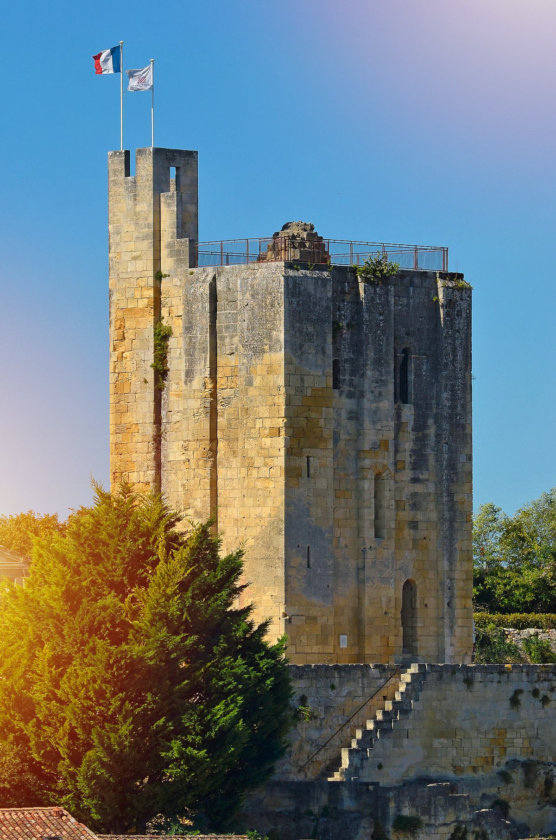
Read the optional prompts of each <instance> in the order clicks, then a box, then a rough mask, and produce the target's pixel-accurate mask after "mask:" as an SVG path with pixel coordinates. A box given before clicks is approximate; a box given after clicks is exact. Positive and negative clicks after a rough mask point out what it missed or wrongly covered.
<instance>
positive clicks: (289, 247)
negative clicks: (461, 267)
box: [196, 236, 448, 271]
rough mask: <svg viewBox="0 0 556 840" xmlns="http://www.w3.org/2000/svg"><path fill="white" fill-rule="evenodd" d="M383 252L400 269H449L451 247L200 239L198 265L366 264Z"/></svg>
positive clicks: (262, 238)
mask: <svg viewBox="0 0 556 840" xmlns="http://www.w3.org/2000/svg"><path fill="white" fill-rule="evenodd" d="M377 254H381V255H384V256H385V257H386V259H388V260H390V262H395V263H399V266H400V268H409V269H414V270H418V269H421V270H423V269H424V270H431V271H448V248H443V247H439V246H434V245H402V244H395V243H392V242H353V241H350V240H349V239H320V238H319V240H318V241H311V240H302V241H300V240H299V239H295V240H294V239H289V238H287V237H279V238H278V239H276V238H275V237H264V236H263V237H249V238H247V239H221V240H216V241H214V242H199V243H198V245H197V255H196V257H197V258H196V265H197V266H220V265H244V264H246V263H257V262H278V261H284V260H285V261H288V262H289V261H296V260H297V261H298V262H303V263H313V264H315V265H322V264H323V262H324V263H330V264H331V265H363V263H364V262H365V260H368V259H369V257H376V256H377Z"/></svg>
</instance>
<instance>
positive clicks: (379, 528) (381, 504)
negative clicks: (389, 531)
mask: <svg viewBox="0 0 556 840" xmlns="http://www.w3.org/2000/svg"><path fill="white" fill-rule="evenodd" d="M374 491H375V499H374V501H375V521H374V525H375V539H379V540H380V539H383V538H384V536H385V534H386V479H385V477H384V476H383V475H375V481H374Z"/></svg>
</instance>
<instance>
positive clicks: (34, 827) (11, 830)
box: [0, 807, 97, 840]
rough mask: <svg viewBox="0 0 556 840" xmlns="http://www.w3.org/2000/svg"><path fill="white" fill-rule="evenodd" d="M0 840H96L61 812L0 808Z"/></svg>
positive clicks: (63, 810)
mask: <svg viewBox="0 0 556 840" xmlns="http://www.w3.org/2000/svg"><path fill="white" fill-rule="evenodd" d="M0 840H97V835H96V834H93V832H92V831H90V830H89V829H88V828H87V827H86V826H84V825H83V824H82V823H80V822H78V821H77V820H76V819H75V818H74V817H72V815H71V814H69V813H68V812H67V811H66V810H65V809H64V808H59V807H52V808H1V809H0Z"/></svg>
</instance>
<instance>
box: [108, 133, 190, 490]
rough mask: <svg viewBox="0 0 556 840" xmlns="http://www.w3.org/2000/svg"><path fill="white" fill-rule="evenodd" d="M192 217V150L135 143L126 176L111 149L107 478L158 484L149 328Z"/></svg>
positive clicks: (124, 159)
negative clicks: (133, 166)
mask: <svg viewBox="0 0 556 840" xmlns="http://www.w3.org/2000/svg"><path fill="white" fill-rule="evenodd" d="M171 168H172V169H173V170H174V171H175V177H174V178H173V179H171V177H170V175H171V172H170V170H171ZM197 217H198V211H197V153H196V152H185V151H176V150H169V149H151V148H148V149H138V150H137V154H136V174H135V175H133V176H131V175H130V161H129V152H127V151H122V152H110V154H109V156H108V227H109V288H110V475H111V482H112V484H117V483H119V482H122V481H126V482H129V483H130V484H132V485H134V486H135V487H137V488H141V489H152V488H159V487H160V460H161V452H160V445H161V437H160V410H161V408H160V403H161V392H160V390H159V389H158V388H157V387H156V381H155V376H154V371H153V369H152V367H151V365H152V362H153V351H154V341H153V330H154V325H155V323H156V321H157V320H158V319H159V318H160V312H161V310H160V292H161V279H162V273H163V270H162V266H163V264H164V265H165V266H171V265H173V264H174V262H176V261H177V262H178V263H179V265H180V268H181V267H182V266H183V263H184V262H185V263H186V264H189V258H188V252H189V247H188V245H189V241H190V240H191V239H192V240H195V241H196V240H197ZM180 240H181V241H180ZM180 246H181V247H180Z"/></svg>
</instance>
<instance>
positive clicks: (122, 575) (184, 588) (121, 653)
mask: <svg viewBox="0 0 556 840" xmlns="http://www.w3.org/2000/svg"><path fill="white" fill-rule="evenodd" d="M177 524H178V517H177V516H176V515H175V514H174V513H172V512H171V511H169V510H168V509H167V507H166V506H165V505H164V503H163V502H162V501H161V499H160V498H159V497H156V496H149V497H144V496H138V495H136V494H134V493H133V492H132V491H131V490H130V489H129V488H127V487H124V488H122V489H121V490H120V491H119V492H118V493H116V494H113V495H110V494H109V493H106V492H104V491H103V490H101V489H100V488H97V489H96V501H95V504H94V506H93V507H91V508H81V509H80V510H78V511H77V512H76V513H74V514H73V515H72V516H71V517H70V519H69V521H68V524H67V528H66V529H65V531H64V532H62V533H57V534H55V535H54V536H52V534H49V535H47V536H43V537H38V538H37V539H36V540H35V544H34V547H33V561H32V563H31V569H30V574H29V577H28V579H27V581H26V585H25V586H23V587H17V586H15V585H13V584H11V583H5V584H3V585H2V587H1V588H0V731H1V732H2V733H3V734H2V740H1V742H0V806H2V807H6V806H12V807H13V806H23V805H36V804H38V803H43V804H49V803H54V802H56V803H61V804H63V805H65V806H66V807H68V808H69V809H70V810H71V811H72V812H74V813H75V814H76V815H77V816H79V817H80V818H81V819H83V820H84V821H86V822H88V823H89V824H90V825H92V826H93V827H94V828H96V829H101V830H103V831H107V832H113V833H114V832H115V833H121V832H124V831H137V830H139V831H140V830H141V829H144V827H145V825H146V823H147V821H148V820H149V819H151V818H152V817H154V816H156V815H160V816H161V818H162V821H164V820H168V821H169V822H172V821H174V822H175V820H176V819H182V818H187V819H189V820H192V821H193V822H194V823H195V822H197V824H200V825H204V826H206V827H209V828H223V827H225V826H226V825H227V824H228V822H229V821H230V819H231V818H232V816H233V813H234V811H235V810H236V809H237V807H238V805H239V804H240V803H241V799H242V796H243V794H244V792H245V791H246V790H248V789H249V788H251V787H254V786H256V785H258V784H260V783H261V782H262V781H264V779H265V778H266V777H267V776H268V775H269V774H270V772H271V770H272V766H273V764H274V762H275V760H276V759H277V758H278V757H279V756H280V755H281V754H282V752H283V749H284V738H285V734H286V731H287V729H288V726H289V722H290V719H291V714H290V711H289V699H290V694H291V690H290V683H289V676H288V672H287V666H286V664H285V661H284V658H283V647H282V645H281V644H277V645H269V644H267V643H266V642H265V640H264V636H265V632H266V625H265V624H262V625H259V626H255V625H254V624H253V622H252V621H251V620H250V612H251V608H250V607H238V606H237V598H238V595H239V594H240V593H241V591H242V589H243V586H242V585H241V584H240V583H239V578H240V575H241V571H242V557H241V552H239V551H237V552H234V553H232V554H229V555H227V556H225V557H222V556H220V554H219V542H218V540H217V539H216V538H214V537H213V536H212V535H211V530H210V525H209V524H204V525H199V526H197V527H195V528H193V529H192V530H191V532H190V533H189V534H187V535H184V534H181V533H179V532H178V530H177V529H176V526H177Z"/></svg>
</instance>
